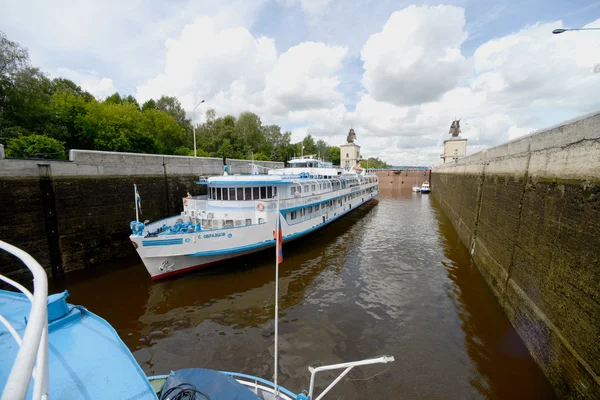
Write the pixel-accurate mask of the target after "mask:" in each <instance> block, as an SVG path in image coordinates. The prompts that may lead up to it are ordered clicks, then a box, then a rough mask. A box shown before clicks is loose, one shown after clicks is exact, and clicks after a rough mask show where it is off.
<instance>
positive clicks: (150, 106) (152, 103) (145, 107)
mask: <svg viewBox="0 0 600 400" xmlns="http://www.w3.org/2000/svg"><path fill="white" fill-rule="evenodd" d="M147 110H156V102H155V101H154V100H153V99H150V100H148V101H147V102H145V103H144V104H142V111H147Z"/></svg>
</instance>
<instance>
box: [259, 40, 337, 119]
mask: <svg viewBox="0 0 600 400" xmlns="http://www.w3.org/2000/svg"><path fill="white" fill-rule="evenodd" d="M346 52H347V50H346V48H343V47H337V46H326V45H325V44H323V43H313V42H304V43H301V44H299V45H297V46H294V47H292V48H290V49H288V50H287V51H286V52H285V53H283V54H281V55H280V56H279V58H278V60H277V62H276V63H275V65H274V67H273V69H272V70H270V71H269V72H268V73H267V78H266V80H267V85H266V88H265V93H264V95H265V101H266V102H267V103H268V105H269V107H270V109H271V110H272V111H274V112H276V113H280V114H281V113H283V114H284V115H285V114H287V113H288V112H296V111H304V110H315V109H316V110H319V109H330V108H335V107H336V106H338V105H339V104H343V96H342V95H341V93H339V92H338V91H337V86H338V85H339V83H340V80H339V79H338V77H337V76H336V75H335V73H336V72H337V71H339V69H340V68H341V66H342V59H343V58H344V56H345V55H346Z"/></svg>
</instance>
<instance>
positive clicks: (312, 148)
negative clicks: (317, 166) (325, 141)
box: [302, 134, 317, 155]
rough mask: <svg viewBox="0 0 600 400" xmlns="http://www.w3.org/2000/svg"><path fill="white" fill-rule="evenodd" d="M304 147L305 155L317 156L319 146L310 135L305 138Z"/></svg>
mask: <svg viewBox="0 0 600 400" xmlns="http://www.w3.org/2000/svg"><path fill="white" fill-rule="evenodd" d="M302 146H304V150H303V151H304V155H308V154H315V155H316V154H317V145H316V144H315V140H314V139H313V137H312V136H311V135H310V134H308V135H306V136H305V137H304V139H303V140H302Z"/></svg>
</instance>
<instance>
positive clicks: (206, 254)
mask: <svg viewBox="0 0 600 400" xmlns="http://www.w3.org/2000/svg"><path fill="white" fill-rule="evenodd" d="M288 164H289V166H288V168H281V169H271V170H269V171H268V173H267V174H263V175H228V174H227V171H225V174H224V175H223V176H217V177H211V178H204V179H201V180H200V181H199V182H198V183H199V184H202V185H206V186H207V195H204V196H194V197H192V196H188V197H187V198H184V199H183V212H181V214H180V215H175V216H173V217H169V218H166V219H163V220H160V221H156V222H152V223H147V224H144V223H142V222H138V221H133V222H132V223H131V228H132V234H131V236H130V239H131V241H132V243H133V245H134V246H135V248H136V250H137V252H138V254H139V255H140V257H141V259H142V261H143V263H144V265H145V266H146V269H147V270H148V272H149V273H150V276H151V277H152V279H160V278H164V277H167V276H170V275H174V274H178V273H182V272H185V271H189V270H192V269H195V268H199V267H203V266H207V265H210V264H214V263H217V262H220V261H223V260H228V259H232V258H235V257H240V256H244V255H247V254H249V253H253V252H256V251H260V250H263V249H266V248H269V247H272V246H274V245H275V239H274V236H273V233H274V230H275V220H276V214H277V203H278V202H279V204H280V213H281V224H282V236H283V241H284V242H288V241H290V240H294V239H297V238H299V237H301V236H304V235H307V234H310V233H311V232H313V231H315V230H316V229H319V228H321V227H323V226H325V225H327V224H329V223H330V222H332V221H334V220H336V219H338V218H340V217H341V216H343V215H344V214H347V213H349V212H351V211H353V210H355V209H356V208H357V207H359V206H361V205H363V204H365V203H367V202H368V201H370V200H371V199H373V198H374V197H375V196H377V194H378V193H379V185H378V179H377V176H376V175H368V174H366V173H365V171H364V170H363V169H362V168H360V167H359V166H357V165H356V166H354V167H352V168H346V169H344V168H335V167H333V165H332V164H331V163H329V162H325V161H322V160H319V159H317V158H316V157H314V156H306V157H299V158H294V159H292V160H291V161H289V163H288ZM136 199H137V195H136ZM136 202H137V200H136Z"/></svg>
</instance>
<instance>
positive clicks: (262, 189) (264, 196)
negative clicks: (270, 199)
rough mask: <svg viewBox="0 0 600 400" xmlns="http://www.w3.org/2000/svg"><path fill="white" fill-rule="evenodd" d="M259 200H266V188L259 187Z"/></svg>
mask: <svg viewBox="0 0 600 400" xmlns="http://www.w3.org/2000/svg"><path fill="white" fill-rule="evenodd" d="M260 198H261V199H266V198H267V187H266V186H261V187H260Z"/></svg>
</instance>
